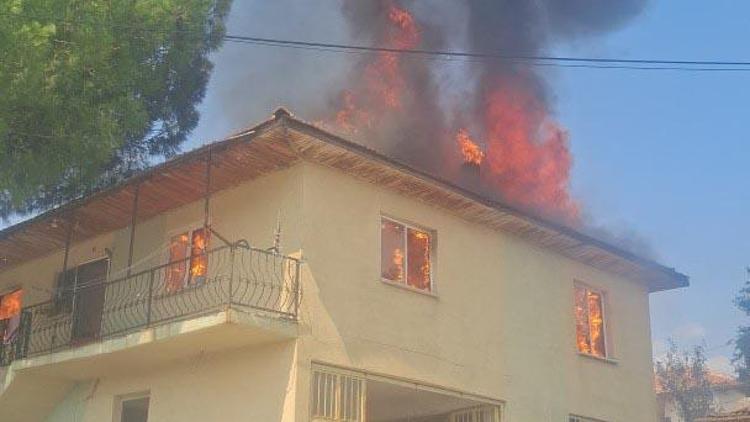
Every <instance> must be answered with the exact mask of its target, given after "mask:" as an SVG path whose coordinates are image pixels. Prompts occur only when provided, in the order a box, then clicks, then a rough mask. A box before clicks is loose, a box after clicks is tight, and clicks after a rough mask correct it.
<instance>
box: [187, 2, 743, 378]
mask: <svg viewBox="0 0 750 422" xmlns="http://www.w3.org/2000/svg"><path fill="white" fill-rule="evenodd" d="M337 4H338V1H337V0H316V2H304V3H303V2H301V1H300V0H275V1H273V2H271V1H267V0H236V1H235V5H234V8H233V10H232V13H231V14H230V16H229V22H228V33H230V34H233V35H248V36H257V37H268V38H280V39H304V40H309V41H321V42H334V43H336V42H342V43H346V42H347V41H349V40H350V39H349V37H348V32H347V31H348V29H347V27H346V25H345V23H344V21H343V19H342V18H341V16H340V13H339V11H338V7H336V5H337ZM748 39H750V2H740V1H736V0H713V1H711V2H706V1H704V0H662V1H651V2H650V3H649V6H648V7H647V9H646V10H645V11H644V12H643V13H642V14H641V15H640V16H638V17H636V18H635V19H633V20H632V21H630V22H629V23H628V24H627V25H626V26H624V27H623V28H620V29H618V30H617V31H615V32H610V33H608V34H607V35H605V36H599V37H596V38H595V39H577V40H574V41H569V42H566V43H565V44H556V45H554V46H553V47H552V49H551V51H550V53H552V54H557V55H566V56H582V57H583V56H585V57H595V56H598V57H618V58H654V59H694V60H750V54H748V51H747V46H746V45H747V40H748ZM356 59H357V57H355V55H352V54H341V53H330V52H319V51H307V50H289V49H284V50H282V49H273V48H270V47H262V46H248V45H237V44H231V43H226V44H225V45H224V46H223V47H222V48H221V49H220V50H219V51H218V52H216V53H215V54H214V56H213V60H214V62H215V63H216V67H215V69H214V73H213V75H212V78H211V81H210V83H209V86H208V90H207V96H206V98H205V100H204V101H203V103H202V104H201V106H200V111H201V121H200V124H199V126H198V128H197V129H196V130H195V131H194V133H193V135H192V137H191V139H190V141H188V142H187V143H186V144H185V145H184V148H183V149H184V150H189V149H192V148H195V147H197V146H200V145H203V144H205V143H207V142H210V141H214V140H218V139H221V138H222V137H224V136H225V135H227V134H229V133H231V132H234V131H236V130H238V129H241V128H243V127H247V126H251V125H254V124H255V123H257V122H258V121H260V120H263V119H265V118H267V117H269V116H270V115H271V113H272V112H273V110H274V109H275V108H276V107H277V106H280V105H284V106H287V107H288V108H289V109H291V110H292V112H295V113H298V114H297V115H298V116H299V117H301V118H303V119H304V118H305V117H306V116H308V114H305V113H309V115H310V118H312V115H313V114H314V112H313V110H315V109H316V107H320V106H321V104H320V98H324V97H325V95H324V94H325V93H326V92H330V90H332V89H336V88H337V86H338V85H339V84H340V83H341V81H342V80H344V79H345V78H346V75H347V74H348V71H349V70H350V69H351V66H352V65H353V64H354V62H355V60H356ZM454 66H456V67H455V68H450V69H449V70H448V71H447V72H446V73H445V74H444V75H442V78H443V79H442V81H443V83H444V84H445V85H446V86H447V89H449V90H452V91H454V92H456V93H460V92H461V91H462V90H463V89H466V88H465V87H464V86H463V85H462V84H463V82H462V78H461V77H460V75H461V64H460V63H457V64H455V65H454ZM271 80H273V83H269V81H271ZM547 80H548V83H549V84H550V86H551V87H552V92H553V93H554V112H555V117H556V119H557V120H558V121H559V122H560V123H561V124H562V125H563V126H564V127H566V128H567V130H568V131H569V134H570V145H571V149H572V152H573V157H574V166H573V172H572V182H571V184H572V186H571V189H572V192H573V194H574V196H575V197H576V198H577V199H578V200H579V201H580V202H581V203H582V204H583V207H584V210H585V215H586V218H588V219H589V220H590V221H592V222H594V223H595V224H596V225H598V226H602V227H605V228H606V229H607V230H609V231H612V232H615V233H617V234H619V235H621V236H623V237H633V238H637V239H641V240H643V241H644V242H645V243H646V244H647V245H648V248H647V250H646V249H644V250H643V253H644V254H649V255H652V256H654V257H655V258H656V259H657V260H658V261H659V262H661V263H664V264H665V265H667V266H670V267H675V268H676V269H677V270H679V271H681V272H683V273H686V274H687V275H689V276H690V278H691V286H690V287H689V288H686V289H679V290H673V291H668V292H660V293H655V294H653V295H652V296H651V320H652V337H653V341H654V354H655V356H656V357H657V358H658V357H659V356H661V355H663V353H664V351H665V347H666V342H667V339H669V338H672V339H673V340H674V341H675V342H676V343H677V344H678V345H679V346H681V347H690V346H693V345H697V344H704V345H705V346H706V347H707V350H708V356H709V358H710V359H709V364H710V365H711V366H712V367H713V368H715V369H718V370H723V371H731V364H730V358H731V355H732V352H733V348H732V346H728V345H727V342H728V341H729V340H730V339H732V338H733V336H734V334H735V332H736V330H737V327H738V326H739V325H741V324H750V321H748V320H747V318H746V317H744V316H743V315H742V314H741V313H740V312H739V311H738V310H737V309H736V308H735V307H734V306H733V304H732V299H733V297H734V296H735V295H736V294H737V292H738V290H739V289H740V288H741V286H742V284H743V283H744V281H745V279H746V274H745V267H746V266H748V265H750V218H749V217H750V140H748V139H747V138H748V135H747V133H748V130H747V127H746V126H747V125H746V122H747V121H748V117H750V101H748V98H750V72H742V73H740V72H735V73H717V72H706V73H689V72H675V71H634V70H601V69H582V68H575V69H573V68H568V69H554V70H551V71H550V73H549V74H547Z"/></svg>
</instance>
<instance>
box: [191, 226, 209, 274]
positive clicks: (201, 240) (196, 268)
mask: <svg viewBox="0 0 750 422" xmlns="http://www.w3.org/2000/svg"><path fill="white" fill-rule="evenodd" d="M207 249H208V234H207V233H206V230H205V229H198V230H195V231H193V244H192V246H191V252H190V277H191V279H192V280H195V278H196V277H202V276H205V275H206V273H207V272H208V255H206V252H207Z"/></svg>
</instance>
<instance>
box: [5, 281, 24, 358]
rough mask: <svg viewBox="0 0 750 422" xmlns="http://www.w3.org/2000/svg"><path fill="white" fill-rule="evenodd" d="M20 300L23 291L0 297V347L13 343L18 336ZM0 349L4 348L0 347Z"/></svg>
mask: <svg viewBox="0 0 750 422" xmlns="http://www.w3.org/2000/svg"><path fill="white" fill-rule="evenodd" d="M22 299H23V290H21V289H18V290H16V291H13V292H10V293H8V294H6V295H3V296H0V341H1V343H0V344H1V345H2V346H5V345H9V344H11V343H13V340H14V339H15V338H16V335H17V334H18V328H19V326H20V324H21V301H22ZM0 349H5V348H4V347H0ZM1 357H2V356H0V358H1Z"/></svg>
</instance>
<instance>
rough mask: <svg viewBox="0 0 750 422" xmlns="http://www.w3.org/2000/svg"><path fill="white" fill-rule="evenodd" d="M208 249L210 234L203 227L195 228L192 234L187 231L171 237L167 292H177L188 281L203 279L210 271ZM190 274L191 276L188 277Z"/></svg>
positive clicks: (192, 282) (190, 282)
mask: <svg viewBox="0 0 750 422" xmlns="http://www.w3.org/2000/svg"><path fill="white" fill-rule="evenodd" d="M188 251H189V255H188ZM207 251H208V236H207V234H206V230H205V229H203V228H201V229H196V230H193V233H192V235H191V234H190V233H189V232H186V233H182V234H179V235H177V236H174V237H172V239H170V242H169V262H170V264H169V266H168V267H167V280H166V288H167V292H170V293H172V292H176V291H178V290H180V289H182V288H183V287H184V286H185V284H186V283H188V284H195V283H199V282H201V281H203V279H204V278H205V276H206V273H207V272H208V255H207ZM188 264H189V267H188ZM188 275H189V277H186V276H188Z"/></svg>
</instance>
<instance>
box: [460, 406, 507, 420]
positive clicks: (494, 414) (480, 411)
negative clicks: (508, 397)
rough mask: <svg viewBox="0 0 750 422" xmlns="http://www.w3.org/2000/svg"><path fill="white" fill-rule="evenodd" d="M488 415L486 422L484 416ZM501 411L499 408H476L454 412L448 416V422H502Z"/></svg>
mask: <svg viewBox="0 0 750 422" xmlns="http://www.w3.org/2000/svg"><path fill="white" fill-rule="evenodd" d="M486 415H489V417H490V418H491V419H490V420H487V419H485V418H484V416H486ZM501 418H502V411H501V409H500V407H499V406H490V405H484V406H477V407H472V408H469V409H461V410H456V411H455V412H453V413H451V414H450V422H502V419H501Z"/></svg>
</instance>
